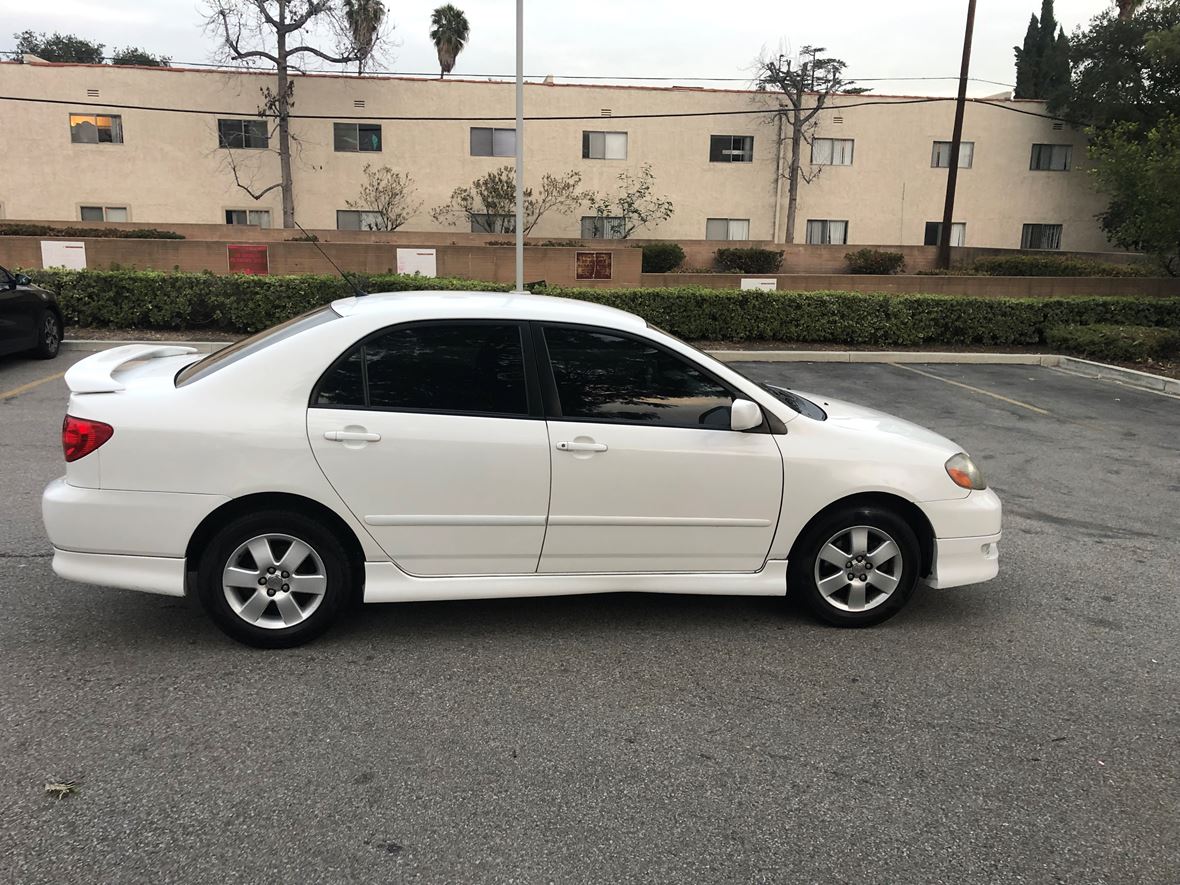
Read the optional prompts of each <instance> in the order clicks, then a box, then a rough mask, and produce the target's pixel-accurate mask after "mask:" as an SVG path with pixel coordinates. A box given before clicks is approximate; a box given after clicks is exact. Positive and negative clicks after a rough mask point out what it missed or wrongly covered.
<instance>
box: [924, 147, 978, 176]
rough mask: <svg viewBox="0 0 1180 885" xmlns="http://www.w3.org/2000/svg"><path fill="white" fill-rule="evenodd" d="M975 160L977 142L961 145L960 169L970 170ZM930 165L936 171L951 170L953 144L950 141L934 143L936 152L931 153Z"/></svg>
mask: <svg viewBox="0 0 1180 885" xmlns="http://www.w3.org/2000/svg"><path fill="white" fill-rule="evenodd" d="M974 159H975V142H973V141H964V142H960V143H959V168H960V169H970V168H971V161H972V160H974ZM930 165H931V166H932V167H933V168H935V169H949V168H950V165H951V143H950V142H949V141H936V142H934V150H932V151H931V152H930Z"/></svg>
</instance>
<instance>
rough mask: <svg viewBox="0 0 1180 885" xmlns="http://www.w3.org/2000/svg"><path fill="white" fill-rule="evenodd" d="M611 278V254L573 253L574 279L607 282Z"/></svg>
mask: <svg viewBox="0 0 1180 885" xmlns="http://www.w3.org/2000/svg"><path fill="white" fill-rule="evenodd" d="M610 278H611V253H609V252H575V253H574V279H576V280H609V279H610Z"/></svg>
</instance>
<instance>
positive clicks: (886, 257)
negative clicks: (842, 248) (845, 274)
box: [844, 249, 905, 274]
mask: <svg viewBox="0 0 1180 885" xmlns="http://www.w3.org/2000/svg"><path fill="white" fill-rule="evenodd" d="M844 260H845V261H847V262H848V270H849V271H850V272H851V273H863V274H891V273H901V272H902V271H903V270H905V256H904V255H902V254H901V253H900V252H884V251H882V250H880V249H857V250H856V251H855V252H845V253H844Z"/></svg>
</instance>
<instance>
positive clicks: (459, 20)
mask: <svg viewBox="0 0 1180 885" xmlns="http://www.w3.org/2000/svg"><path fill="white" fill-rule="evenodd" d="M430 24H431V25H433V27H432V28H431V29H430V39H431V40H433V41H434V48H435V49H437V50H438V65H439V68H441V72H440V73H439V75H438V78H439V79H440V80H441V79H442V78H443V76H444V75H446V74H449V73H450V72H451V69H452V68H454V67H455V59H456V58H458V57H459V53H460V52H462V51H463V47H464V46H466V45H467V37H468V36H469V35H470V33H471V28H470V27H469V26H468V24H467V16H465V15H464V14H463V10H462V9H456V8H455V7H454V6H452V5H451V4H450V3H448V4H447V5H446V6H440V7H438V9H436V10H434V12H433V13H431V15H430Z"/></svg>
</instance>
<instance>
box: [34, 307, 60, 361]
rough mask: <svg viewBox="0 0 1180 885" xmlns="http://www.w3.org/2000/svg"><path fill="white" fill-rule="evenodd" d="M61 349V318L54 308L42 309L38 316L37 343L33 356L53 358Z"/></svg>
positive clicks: (46, 358)
mask: <svg viewBox="0 0 1180 885" xmlns="http://www.w3.org/2000/svg"><path fill="white" fill-rule="evenodd" d="M59 350H61V320H59V319H58V318H57V314H56V313H54V312H53V311H52V310H43V311H41V314H40V316H38V317H37V344H36V345H35V346H34V347H33V356H35V357H37V358H38V359H42V360H51V359H53V358H54V357H55V356H57V352H58V351H59Z"/></svg>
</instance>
